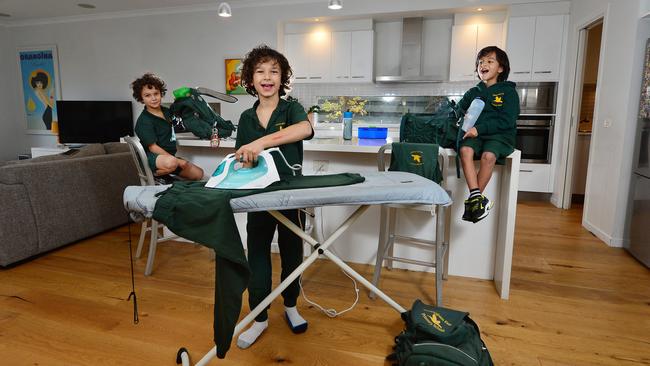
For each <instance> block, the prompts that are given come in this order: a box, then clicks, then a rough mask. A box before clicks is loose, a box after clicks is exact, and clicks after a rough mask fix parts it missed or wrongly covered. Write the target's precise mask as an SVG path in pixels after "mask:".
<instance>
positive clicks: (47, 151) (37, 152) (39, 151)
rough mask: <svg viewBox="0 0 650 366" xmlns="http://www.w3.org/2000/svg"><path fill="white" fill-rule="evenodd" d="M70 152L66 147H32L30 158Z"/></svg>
mask: <svg viewBox="0 0 650 366" xmlns="http://www.w3.org/2000/svg"><path fill="white" fill-rule="evenodd" d="M68 150H70V148H69V147H67V146H43V147H32V158H38V157H39V156H46V155H57V154H61V153H64V152H66V151H68Z"/></svg>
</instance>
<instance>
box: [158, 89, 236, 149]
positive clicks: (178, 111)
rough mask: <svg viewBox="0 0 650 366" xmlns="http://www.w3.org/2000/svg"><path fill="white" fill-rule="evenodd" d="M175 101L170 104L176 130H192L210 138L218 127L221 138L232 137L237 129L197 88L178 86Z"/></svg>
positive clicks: (202, 136) (204, 137) (195, 133)
mask: <svg viewBox="0 0 650 366" xmlns="http://www.w3.org/2000/svg"><path fill="white" fill-rule="evenodd" d="M174 97H175V99H174V103H172V105H171V106H169V110H170V111H171V113H172V115H173V117H172V119H174V120H175V121H178V123H177V127H179V128H176V129H175V131H176V132H185V131H190V132H192V133H193V134H194V135H195V136H197V137H199V138H202V139H209V138H210V137H211V136H212V133H213V132H214V130H215V129H216V130H217V131H218V135H219V138H224V137H230V135H232V132H233V131H234V130H235V126H234V125H233V124H232V122H230V121H228V120H224V119H223V118H221V116H220V115H218V114H217V113H215V111H213V110H212V108H210V105H209V104H208V103H207V102H206V101H205V99H203V97H201V93H200V92H199V91H198V90H197V89H195V88H188V87H183V88H178V89H176V90H174Z"/></svg>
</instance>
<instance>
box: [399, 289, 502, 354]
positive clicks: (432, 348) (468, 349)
mask: <svg viewBox="0 0 650 366" xmlns="http://www.w3.org/2000/svg"><path fill="white" fill-rule="evenodd" d="M402 319H404V322H405V323H406V328H405V329H404V331H402V332H401V333H400V334H399V335H398V336H397V337H395V346H394V347H393V348H394V351H395V352H393V353H392V354H390V355H389V356H388V357H387V358H388V359H389V360H391V361H393V362H395V365H399V366H493V365H494V364H493V363H492V358H491V357H490V353H489V352H488V350H487V348H486V347H485V343H483V341H482V340H481V336H480V334H481V333H480V331H479V329H478V326H477V325H476V323H474V321H473V320H472V319H470V317H469V314H468V313H466V312H461V311H456V310H452V309H447V308H443V307H437V306H432V305H427V304H424V303H423V302H421V301H420V300H416V301H415V302H414V303H413V307H412V308H411V310H409V311H406V312H404V313H402Z"/></svg>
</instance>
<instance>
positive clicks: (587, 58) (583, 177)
mask: <svg viewBox="0 0 650 366" xmlns="http://www.w3.org/2000/svg"><path fill="white" fill-rule="evenodd" d="M602 32H603V18H599V19H597V20H595V21H594V22H592V23H591V24H589V25H588V26H586V27H585V28H583V29H581V30H580V37H579V44H578V57H577V60H576V65H577V67H576V77H575V84H574V92H573V107H572V111H571V116H572V122H573V123H572V125H571V130H570V132H569V134H570V136H569V148H568V152H569V154H568V156H567V165H566V174H565V181H564V197H563V200H562V207H563V208H565V209H569V208H571V205H572V204H579V205H582V204H583V203H584V201H585V192H586V191H587V189H586V185H587V176H588V167H589V150H590V146H591V135H592V131H593V121H594V110H595V107H596V100H597V94H598V93H597V91H598V67H599V63H600V48H601V41H602Z"/></svg>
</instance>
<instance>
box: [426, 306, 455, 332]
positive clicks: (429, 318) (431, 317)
mask: <svg viewBox="0 0 650 366" xmlns="http://www.w3.org/2000/svg"><path fill="white" fill-rule="evenodd" d="M421 315H422V318H423V319H424V321H426V322H427V324H429V325H430V326H432V327H434V328H436V330H438V331H439V332H441V333H444V332H445V328H443V327H442V326H443V324H444V325H446V326H448V327H450V326H451V323H450V322H449V321H447V320H446V319H445V318H443V317H442V315H440V313H438V312H436V311H434V312H432V313H431V314H427V313H425V312H424V313H422V314H421Z"/></svg>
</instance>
